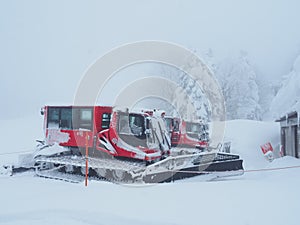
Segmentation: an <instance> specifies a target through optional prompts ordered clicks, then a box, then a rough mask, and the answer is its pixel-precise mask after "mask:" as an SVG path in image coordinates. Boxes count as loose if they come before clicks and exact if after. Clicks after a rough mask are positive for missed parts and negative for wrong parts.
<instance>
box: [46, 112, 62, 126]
mask: <svg viewBox="0 0 300 225" xmlns="http://www.w3.org/2000/svg"><path fill="white" fill-rule="evenodd" d="M59 111H60V110H59V109H58V108H49V109H48V124H47V127H48V128H59V121H60V119H59V113H60V112H59Z"/></svg>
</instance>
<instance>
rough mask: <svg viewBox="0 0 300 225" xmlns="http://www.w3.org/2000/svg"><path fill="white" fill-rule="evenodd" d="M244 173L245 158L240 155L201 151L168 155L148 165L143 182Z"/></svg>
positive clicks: (209, 178) (219, 176) (208, 178)
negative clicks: (173, 155) (181, 154)
mask: <svg viewBox="0 0 300 225" xmlns="http://www.w3.org/2000/svg"><path fill="white" fill-rule="evenodd" d="M162 168H164V169H162ZM243 173H244V169H243V160H242V159H240V158H239V156H238V155H232V154H226V153H203V154H201V153H200V154H194V155H183V156H177V157H168V158H166V159H165V160H162V161H160V162H158V163H155V164H153V165H150V166H148V167H147V168H146V170H145V172H144V175H143V182H145V183H163V182H172V181H175V180H181V179H185V178H190V177H194V176H199V175H205V178H204V180H214V179H218V178H221V177H228V176H237V175H242V174H243Z"/></svg>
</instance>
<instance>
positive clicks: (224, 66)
mask: <svg viewBox="0 0 300 225" xmlns="http://www.w3.org/2000/svg"><path fill="white" fill-rule="evenodd" d="M299 8H300V2H299V1H297V0H287V1H283V0H278V1H271V0H265V1H258V0H252V1H250V0H248V1H239V0H229V1H217V0H212V1H202V0H200V1H196V0H195V1H176V0H166V1H158V0H155V1H140V0H129V1H96V0H94V1H93V0H89V1H83V0H82V1H79V0H61V1H60V0H51V1H50V0H49V1H39V0H27V1H21V0H19V1H17V0H0V34H1V35H0V76H1V82H0V101H1V109H2V110H0V119H1V120H9V119H14V118H20V117H26V116H29V115H37V116H38V113H39V109H40V107H42V106H43V105H47V104H58V105H63V104H72V102H73V97H74V93H75V92H76V88H77V86H78V84H79V82H80V79H81V78H82V76H83V75H84V72H85V71H86V69H87V68H88V66H89V65H91V64H92V63H93V62H94V61H95V60H96V59H97V58H99V57H101V56H102V55H104V54H105V53H107V52H108V51H110V50H111V49H112V48H115V47H117V46H120V45H123V44H126V43H128V42H134V41H141V40H162V41H170V42H174V43H177V44H180V45H182V46H185V47H186V48H188V49H190V50H192V51H194V52H195V53H196V54H197V55H198V56H200V57H201V58H202V59H203V60H204V62H206V63H207V65H208V66H209V67H210V68H211V70H212V71H213V72H214V73H215V75H216V77H217V78H218V80H219V82H220V85H221V87H222V90H223V92H224V96H225V99H226V108H227V118H228V119H237V118H245V119H257V120H261V119H267V120H269V119H270V120H273V119H275V118H277V117H279V116H282V115H283V114H284V113H287V112H289V111H291V110H298V109H299V110H300V103H299V101H298V99H300V91H299V87H298V85H299V84H300V78H299V77H300V57H299V55H300V29H299V27H300V14H299ZM161 71H165V70H161ZM156 72H157V70H156ZM143 76H144V74H143ZM183 85H184V84H183ZM107 91H108V92H109V91H112V90H107ZM114 91H115V90H114Z"/></svg>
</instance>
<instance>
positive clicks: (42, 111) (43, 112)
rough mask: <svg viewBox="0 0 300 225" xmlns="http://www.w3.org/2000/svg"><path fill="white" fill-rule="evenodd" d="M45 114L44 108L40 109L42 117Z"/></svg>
mask: <svg viewBox="0 0 300 225" xmlns="http://www.w3.org/2000/svg"><path fill="white" fill-rule="evenodd" d="M44 114H45V110H44V108H41V115H42V116H43V115H44Z"/></svg>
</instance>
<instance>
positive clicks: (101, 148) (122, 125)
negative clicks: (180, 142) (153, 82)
mask: <svg viewBox="0 0 300 225" xmlns="http://www.w3.org/2000/svg"><path fill="white" fill-rule="evenodd" d="M43 112H44V116H45V117H44V118H45V122H44V130H45V137H46V143H47V144H50V145H51V144H54V143H58V144H59V145H60V146H65V147H68V148H69V149H71V150H72V151H73V152H74V153H75V152H76V151H77V152H78V154H79V153H80V152H81V153H83V152H84V151H85V149H86V147H87V146H88V148H89V149H91V151H89V152H90V154H91V155H94V156H97V155H102V156H103V153H107V154H108V155H111V156H114V157H124V158H129V159H137V160H142V161H146V162H152V161H158V160H160V159H161V158H162V157H166V156H167V155H168V154H169V152H170V147H171V146H170V143H169V141H168V140H167V139H166V137H165V135H166V133H167V131H166V130H165V127H163V122H162V121H161V119H160V118H155V117H153V116H150V115H149V114H147V113H142V112H137V113H135V112H131V113H129V112H128V111H127V110H125V111H121V110H115V111H113V108H112V107H108V106H94V107H82V106H80V107H78V106H69V107H60V106H46V107H44V109H43ZM158 126H159V128H160V129H158ZM154 127H157V128H156V129H153V128H154ZM87 138H88V140H87Z"/></svg>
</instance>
